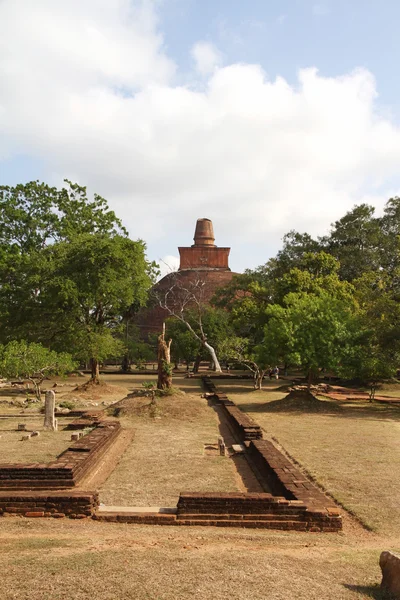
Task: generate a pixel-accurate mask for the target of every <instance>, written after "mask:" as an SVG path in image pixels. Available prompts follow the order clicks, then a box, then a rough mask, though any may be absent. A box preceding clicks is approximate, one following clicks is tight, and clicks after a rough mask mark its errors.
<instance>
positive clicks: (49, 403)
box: [44, 390, 57, 431]
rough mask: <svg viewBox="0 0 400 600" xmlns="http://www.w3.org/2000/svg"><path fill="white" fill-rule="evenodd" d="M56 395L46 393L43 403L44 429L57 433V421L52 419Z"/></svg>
mask: <svg viewBox="0 0 400 600" xmlns="http://www.w3.org/2000/svg"><path fill="white" fill-rule="evenodd" d="M55 406H56V395H55V393H54V392H53V390H49V391H48V392H46V397H45V401H44V428H45V429H51V430H52V431H57V420H56V419H55V417H54V410H55Z"/></svg>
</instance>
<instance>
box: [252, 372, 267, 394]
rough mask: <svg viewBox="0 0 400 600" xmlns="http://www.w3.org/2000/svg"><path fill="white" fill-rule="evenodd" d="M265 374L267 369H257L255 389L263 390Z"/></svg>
mask: <svg viewBox="0 0 400 600" xmlns="http://www.w3.org/2000/svg"><path fill="white" fill-rule="evenodd" d="M264 375H265V371H261V370H259V371H256V372H255V373H254V389H255V390H261V389H262V382H263V379H264Z"/></svg>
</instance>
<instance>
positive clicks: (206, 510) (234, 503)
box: [177, 493, 342, 532]
mask: <svg viewBox="0 0 400 600" xmlns="http://www.w3.org/2000/svg"><path fill="white" fill-rule="evenodd" d="M179 522H180V523H181V524H185V525H216V526H226V527H231V526H236V527H254V528H264V529H288V530H289V529H290V530H295V531H315V532H317V531H325V532H336V531H340V530H341V528H342V520H341V517H340V515H339V512H338V510H337V509H336V508H333V507H332V509H331V510H328V509H321V510H317V509H316V508H314V507H311V508H310V507H309V506H308V505H306V504H305V503H304V502H302V501H301V500H287V499H286V498H283V497H277V496H272V495H271V494H244V493H243V494H214V493H207V494H206V493H201V494H196V493H187V494H181V495H180V497H179V501H178V513H177V524H179Z"/></svg>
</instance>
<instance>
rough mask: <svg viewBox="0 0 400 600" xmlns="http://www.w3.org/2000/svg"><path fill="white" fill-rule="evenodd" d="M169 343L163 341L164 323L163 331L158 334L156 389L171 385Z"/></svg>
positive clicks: (165, 388) (168, 387) (167, 387)
mask: <svg viewBox="0 0 400 600" xmlns="http://www.w3.org/2000/svg"><path fill="white" fill-rule="evenodd" d="M171 343H172V340H169V341H168V343H167V342H166V341H165V323H163V332H162V334H161V335H159V336H158V379H157V389H159V390H169V389H170V387H171V386H172V365H171Z"/></svg>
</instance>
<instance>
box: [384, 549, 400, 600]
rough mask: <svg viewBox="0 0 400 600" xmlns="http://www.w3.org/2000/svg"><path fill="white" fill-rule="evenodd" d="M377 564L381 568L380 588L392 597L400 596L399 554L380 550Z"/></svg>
mask: <svg viewBox="0 0 400 600" xmlns="http://www.w3.org/2000/svg"><path fill="white" fill-rule="evenodd" d="M379 566H380V568H381V570H382V583H381V588H382V589H384V590H386V591H388V592H389V593H390V594H392V595H393V597H394V598H400V556H399V555H398V554H394V553H393V552H382V554H381V556H380V559H379Z"/></svg>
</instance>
